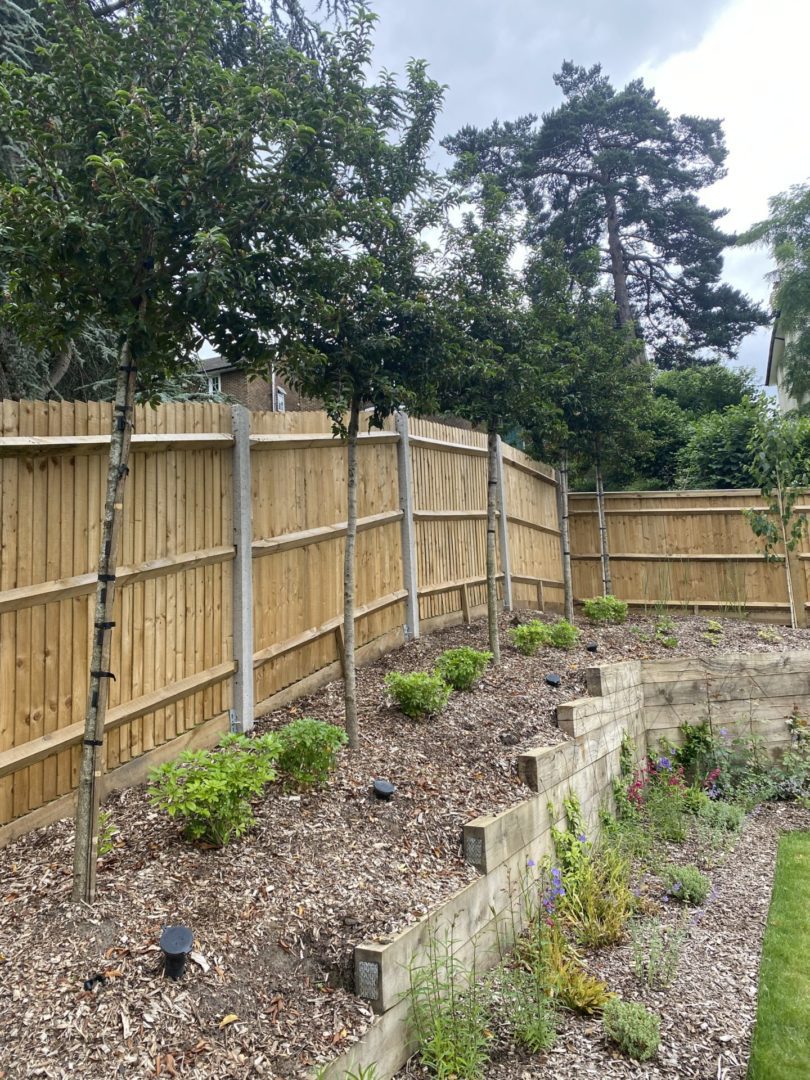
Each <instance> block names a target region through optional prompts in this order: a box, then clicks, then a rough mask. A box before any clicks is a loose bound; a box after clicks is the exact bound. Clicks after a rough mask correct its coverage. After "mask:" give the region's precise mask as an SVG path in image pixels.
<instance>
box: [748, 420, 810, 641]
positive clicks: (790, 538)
mask: <svg viewBox="0 0 810 1080" xmlns="http://www.w3.org/2000/svg"><path fill="white" fill-rule="evenodd" d="M749 448H750V451H751V455H752V460H751V471H752V473H753V475H754V478H755V480H756V482H757V484H758V486H759V487H760V489H761V491H762V496H763V498H764V499H765V501H766V503H767V505H766V507H765V508H764V509H763V510H746V511H745V515H746V517H747V518H748V522H749V524H750V526H751V528H752V530H753V532H754V535H755V536H756V537H758V539H759V540H760V541H761V543H762V550H763V553H764V555H765V558H766V559H767V560H768V561H769V562H784V566H785V580H786V583H787V592H788V601H789V603H790V624H791V626H792V627H794V629H795V627H796V626H797V625H799V624H801V625H802V626H803V625H804V623H805V613H804V590H801V593H800V595H799V596H798V597H797V596H796V594H795V583H794V581H793V572H794V565H793V564H795V561H796V560H795V559H794V558H793V553H794V552H795V550H796V548H797V546H798V545H799V543H800V542H801V540H802V538H803V537H804V536H806V535H807V531H808V521H807V516H806V515H805V514H804V513H799V512H797V510H796V500H797V499H798V497H799V495H800V494H801V491H802V489H803V488H805V487H806V486H807V484H808V480H810V420H808V419H805V418H801V419H794V418H791V417H784V416H780V415H779V414H778V413H777V412H776V411H775V410H774V409H773V408H772V409H770V410H768V411H766V412H763V414H762V416H761V418H760V419H759V421H758V423H757V424H756V426H755V428H754V434H753V436H752V438H751V443H750V447H749ZM795 571H796V572H797V573H799V574H803V573H804V569H803V568H802V567H800V566H795Z"/></svg>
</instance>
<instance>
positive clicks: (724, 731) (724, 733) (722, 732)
mask: <svg viewBox="0 0 810 1080" xmlns="http://www.w3.org/2000/svg"><path fill="white" fill-rule="evenodd" d="M720 734H721V735H722V736H723V738H724V739H727V738H728V728H724V727H721V728H720Z"/></svg>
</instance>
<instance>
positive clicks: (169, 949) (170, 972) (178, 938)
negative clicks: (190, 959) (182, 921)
mask: <svg viewBox="0 0 810 1080" xmlns="http://www.w3.org/2000/svg"><path fill="white" fill-rule="evenodd" d="M193 944H194V935H193V934H192V932H191V931H190V930H189V928H188V927H187V926H167V927H166V929H165V930H164V931H163V933H162V934H161V935H160V947H161V949H162V950H163V974H164V975H165V976H166V978H167V979H179V978H180V976H181V975H182V974H183V972H184V971H185V969H186V957H187V956H188V954H189V953H190V952H191V947H192V945H193Z"/></svg>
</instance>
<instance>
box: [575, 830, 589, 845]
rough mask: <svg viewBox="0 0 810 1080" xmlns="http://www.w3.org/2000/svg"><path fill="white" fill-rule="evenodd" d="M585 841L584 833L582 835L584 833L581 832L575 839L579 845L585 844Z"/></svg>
mask: <svg viewBox="0 0 810 1080" xmlns="http://www.w3.org/2000/svg"><path fill="white" fill-rule="evenodd" d="M586 839H587V838H586V836H585V833H584V832H581V833H580V834H579V836H578V837H577V840H579V842H580V844H584V843H585V841H586Z"/></svg>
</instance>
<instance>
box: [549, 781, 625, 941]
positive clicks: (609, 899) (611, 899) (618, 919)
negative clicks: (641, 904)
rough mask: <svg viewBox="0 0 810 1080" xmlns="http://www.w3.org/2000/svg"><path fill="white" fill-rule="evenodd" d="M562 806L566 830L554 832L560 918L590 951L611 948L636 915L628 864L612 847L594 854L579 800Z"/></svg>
mask: <svg viewBox="0 0 810 1080" xmlns="http://www.w3.org/2000/svg"><path fill="white" fill-rule="evenodd" d="M563 805H564V806H565V813H566V819H567V822H568V828H567V829H557V828H555V827H553V826H552V830H551V836H552V840H553V843H554V850H555V852H556V855H557V859H558V861H559V863H560V870H561V874H562V890H563V891H562V893H561V895H560V898H559V903H558V911H559V914H560V916H561V917H562V918H563V919H564V920H565V921H566V922H567V923H568V924H569V925H570V926H571V928H572V930H573V932H574V934H575V936H576V938H577V941H579V942H580V944H582V945H585V946H586V947H588V948H599V947H600V946H603V945H611V944H613V942H615V941H618V940H619V939H620V938H621V937H622V935H623V933H624V927H625V924H626V923H627V920H628V919H629V918H630V915H631V914H632V912H633V906H634V898H633V894H632V893H631V891H630V866H629V863H628V862H627V860H626V859H625V858H624V856H623V855H622V854H621V853H620V852H619V851H618V850H617V849H616V848H615V847H613V846H610V845H608V844H604V845H603V846H602V847H601V848H600V849H599V851H598V852H596V853H594V851H593V850H592V847H591V845H590V843H589V842H588V840H587V837H586V835H585V826H584V822H583V819H582V811H581V809H580V805H579V800H578V799H577V798H576V796H574V795H569V796H568V797H567V798H566V799H564V800H563ZM549 817H550V818H551V819H552V821H553V820H554V811H553V807H549Z"/></svg>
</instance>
